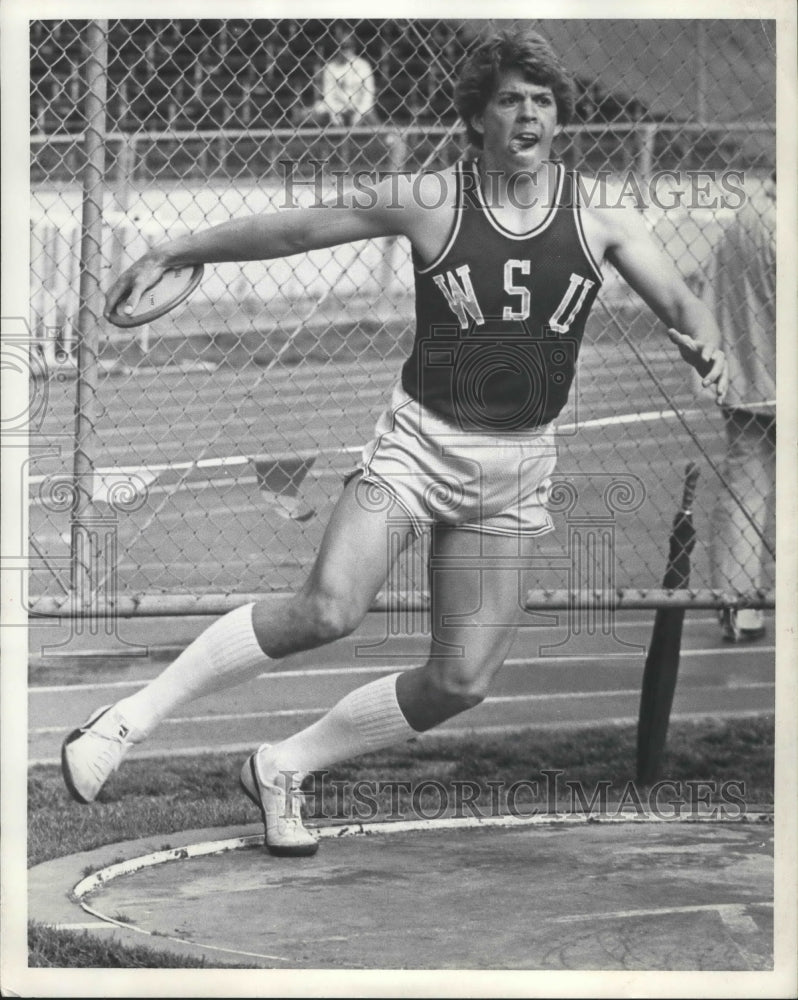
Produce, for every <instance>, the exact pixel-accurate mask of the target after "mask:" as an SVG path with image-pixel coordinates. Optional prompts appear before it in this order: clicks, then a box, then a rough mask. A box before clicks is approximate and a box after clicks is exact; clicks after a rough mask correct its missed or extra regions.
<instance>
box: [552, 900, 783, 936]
mask: <svg viewBox="0 0 798 1000" xmlns="http://www.w3.org/2000/svg"><path fill="white" fill-rule="evenodd" d="M749 906H766V907H770V908H772V907H773V902H772V900H765V899H756V900H751V901H749V902H745V903H696V904H694V905H692V906H658V907H656V908H655V909H650V910H614V911H610V912H605V913H572V914H568V915H567V916H563V917H551V923H553V924H571V923H580V922H582V921H585V920H619V919H620V920H627V919H629V918H637V917H659V916H663V915H664V914H666V913H718V914H719V915H720V917H721V919H722V920H723V922H724V923H726V924H728V925H729V926H734V927H735V929H737V930H744V931H745V932H746V933H749V932H753V931H756V929H757V927H756V923H755V922H754V921H753V920H752V919H751V917H749V916H748V915H747V913H746V910H747V909H748V907H749ZM740 918H744V921H743V922H741V920H740Z"/></svg>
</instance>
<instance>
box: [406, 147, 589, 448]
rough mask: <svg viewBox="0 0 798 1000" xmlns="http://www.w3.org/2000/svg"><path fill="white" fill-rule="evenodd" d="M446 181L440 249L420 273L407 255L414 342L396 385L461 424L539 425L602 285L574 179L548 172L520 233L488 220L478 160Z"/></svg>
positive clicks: (550, 410)
mask: <svg viewBox="0 0 798 1000" xmlns="http://www.w3.org/2000/svg"><path fill="white" fill-rule="evenodd" d="M455 178H456V184H457V199H456V210H455V220H454V224H453V228H452V232H451V234H450V236H449V239H448V241H447V243H446V246H445V247H444V249H443V251H442V252H441V254H440V256H439V257H438V259H437V260H436V261H435V262H434V263H432V264H430V265H428V266H424V265H423V263H422V262H421V261H420V259H419V258H418V256H417V255H416V254H415V252H414V264H415V287H416V335H415V342H414V344H413V350H412V353H411V354H410V356H409V357H408V359H407V361H406V362H405V364H404V367H403V368H402V387H403V388H404V390H405V392H407V393H408V394H409V395H410V396H412V397H413V398H414V399H417V400H418V401H419V402H421V403H422V404H423V405H424V406H425V407H427V408H428V409H430V410H432V411H433V412H435V413H437V414H439V415H440V416H442V417H444V418H445V419H447V420H448V421H450V422H451V423H454V424H455V425H456V426H458V427H462V428H465V429H470V430H477V429H479V430H495V431H496V432H497V433H503V432H505V431H517V430H524V429H527V428H533V427H539V426H541V425H542V424H547V423H549V422H550V421H552V420H553V419H554V418H555V417H556V416H557V414H558V413H559V412H560V410H562V408H563V406H565V403H566V401H567V399H568V391H569V389H570V386H571V382H572V381H573V377H574V369H575V365H576V360H577V356H578V354H579V348H580V345H581V342H582V335H583V333H584V329H585V320H586V319H587V315H588V313H589V311H590V308H591V306H592V305H593V302H594V300H595V298H596V295H597V293H598V289H599V286H600V285H601V280H602V278H601V272H600V271H599V268H598V266H597V264H596V262H595V260H594V259H593V257H592V256H591V253H590V250H589V248H588V246H587V242H586V240H585V236H584V232H583V229H582V222H581V218H580V214H579V205H578V200H577V196H578V190H577V187H578V186H577V184H576V181H575V175H574V174H571V173H569V172H567V171H566V170H565V169H564V167H563V166H562V164H557V173H556V184H555V197H554V198H553V199H552V202H551V206H550V208H549V211H548V213H547V214H546V216H545V218H544V219H543V220H542V221H541V222H540V224H539V225H537V226H535V228H534V229H531V230H530V231H529V232H527V233H523V234H521V235H518V234H516V233H512V232H510V231H509V230H507V229H505V228H504V227H503V226H502V225H501V224H500V223H499V221H498V220H497V218H496V217H495V215H494V214H493V213H492V212H491V209H490V203H489V202H490V192H489V190H488V191H487V193H486V192H485V191H483V190H482V188H481V186H480V181H479V175H478V172H477V165H476V163H458V164H457V166H456V169H455Z"/></svg>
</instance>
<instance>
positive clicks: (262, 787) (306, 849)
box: [239, 743, 319, 858]
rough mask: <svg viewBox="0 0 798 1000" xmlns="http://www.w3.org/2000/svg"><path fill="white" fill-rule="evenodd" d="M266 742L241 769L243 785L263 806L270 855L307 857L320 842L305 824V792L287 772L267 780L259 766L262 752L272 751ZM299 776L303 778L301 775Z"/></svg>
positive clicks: (267, 846) (265, 839)
mask: <svg viewBox="0 0 798 1000" xmlns="http://www.w3.org/2000/svg"><path fill="white" fill-rule="evenodd" d="M268 749H269V744H268V743H264V745H263V746H261V747H259V748H258V749H257V750H256V751H255V753H253V754H252V756H251V757H249V758H248V759H247V760H246V762H245V763H244V766H243V767H242V768H241V776H240V778H239V781H240V783H241V788H242V789H243V791H244V792H245V794H246V795H248V796H249V797H250V798H251V799H252V801H253V802H254V803H255V805H256V806H258V808H259V809H260V814H261V816H262V817H263V825H264V827H265V831H266V834H265V838H264V844H265V846H266V849H267V850H268V852H269V854H274V855H275V856H276V857H282V858H303V857H309V856H310V855H311V854H315V853H316V851H318V849H319V842H318V841H317V840H316V838H315V837H314V836H313V835H312V834H311V833H309V832H308V831H307V830H306V829H305V827H304V826H303V824H302V801H303V796H302V792H301V791H300V789H299V785H298V783H297V782H296V781H293V782H292V781H291V780H290V776H289V775H286V774H280V773H278V774H276V775H274V776H273V780H272V781H264V780H263V778H262V777H261V771H260V770H259V768H258V754H260V753H261V751H263V750H268ZM297 777H299V776H298V775H297Z"/></svg>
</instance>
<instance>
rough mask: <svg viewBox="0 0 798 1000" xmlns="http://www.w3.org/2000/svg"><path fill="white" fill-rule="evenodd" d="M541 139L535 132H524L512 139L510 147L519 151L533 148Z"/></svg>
mask: <svg viewBox="0 0 798 1000" xmlns="http://www.w3.org/2000/svg"><path fill="white" fill-rule="evenodd" d="M539 141H540V139H539V137H538V136H537V135H536V134H535V133H534V132H522V133H520V134H519V135H515V136H513V138H512V139H511V140H510V148H511V149H513V150H514V151H517V152H523V151H525V150H527V149H533V148H534V147H535V146H537V144H538V142H539Z"/></svg>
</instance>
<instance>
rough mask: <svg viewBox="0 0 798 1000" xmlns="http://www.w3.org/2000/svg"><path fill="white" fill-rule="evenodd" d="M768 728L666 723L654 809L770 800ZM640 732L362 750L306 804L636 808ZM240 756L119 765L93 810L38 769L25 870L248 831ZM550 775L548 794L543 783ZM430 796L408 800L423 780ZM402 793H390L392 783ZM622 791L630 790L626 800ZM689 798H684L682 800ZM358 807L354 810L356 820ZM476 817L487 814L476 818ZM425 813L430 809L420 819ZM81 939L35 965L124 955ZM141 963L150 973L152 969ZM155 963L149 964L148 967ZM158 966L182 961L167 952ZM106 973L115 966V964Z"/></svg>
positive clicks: (317, 807) (39, 946)
mask: <svg viewBox="0 0 798 1000" xmlns="http://www.w3.org/2000/svg"><path fill="white" fill-rule="evenodd" d="M773 744H774V730H773V718H772V717H762V716H760V717H754V718H744V719H733V720H724V721H714V722H713V721H707V720H704V721H701V722H680V723H674V724H673V725H672V726H671V729H670V731H669V735H668V749H667V752H666V755H665V759H664V761H663V767H662V776H663V778H667V779H668V780H670V781H671V782H673V783H675V784H676V788H673V787H671V788H666V789H664V792H665V794H663V795H662V796H661V797H660V802H666V801H667V800H668V799H669V798H670V799H673V798H675V797H678V796H679V795H680V794H681V797H682V798H684V797H685V789H687V788H688V786H687V783H688V782H705V783H706V785H704V786H703V787H704V789H705V791H704V792H703V793H702V794H704V795H706V794H707V790H708V792H709V798H710V799H711V800H712V801H713V802H714V803H719V802H722V801H723V787H722V786H723V785H724V783H726V782H735V783H737V784H736V786H735V794H736V796H737V797H738V798H740V799H742V800H743V801H744V802H745V805H746V807H747V808H749V809H754V808H755V807H759V806H764V807H768V806H770V805H771V804H772V802H773V751H774V746H773ZM635 753H636V732H635V728H634V727H633V726H602V727H594V728H589V729H576V730H570V731H565V732H562V733H555V732H552V731H535V730H530V731H527V732H519V733H515V734H512V735H504V734H503V735H501V736H496V737H488V738H484V737H480V738H478V739H477V738H471V739H457V740H453V739H427V740H422V741H414V742H412V743H409V744H406V745H402V746H400V747H398V748H392V749H390V750H386V751H382V752H380V753H376V754H369V755H367V756H364V757H361V758H359V759H357V760H355V761H352V762H349V763H346V764H340V765H336V766H335V767H333V768H331V769H330V771H329V772H328V773H326V775H325V777H324V780H323V781H321V780H320V779H319V777H318V776H316V781H315V785H314V784H312V783H311V786H310V787H311V789H312V790H314V789H315V797H314V799H313V802H312V805H311V809H310V812H311V815H312V816H314V821H315V820H316V819H318V818H319V817H320V816H324V817H326V818H328V819H331V820H332V821H335V820H336V819H337V820H338V821H340V822H344V821H351V820H352V819H353V818H354V819H375V818H376V819H379V818H383V819H384V818H387V815H388V814H389V813H390V812H391V805H392V804H393V803H392V802H391V801H390V799H389V796H388V794H387V793H386V794H380V793H379V791H378V789H377V794H376V795H375V801H376V802H377V805H378V807H379V808H378V815H377V816H376V817H375V816H366V815H363V814H362V812H358V808H359V807H358V803H357V801H356V800H355V799H353V786H354V785H356V783H357V782H367V783H369V784H370V787H371V790H372V792H374V791H375V789H376V788H377V786H376V783H377V782H403V783H409V784H410V786H411V788H410V789H405V790H400V791H399V792H398V795H397V796H396V798H395V804H396V807H397V811H396V812H395V813H394V818H398V816H399V815H401V817H402V818H412V817H413V816H414V815H419V809H422V810H424V809H427V810H432V812H433V813H434V810H435V808H436V806H437V804H438V802H439V797H438V796H439V791H436V790H435V788H433V787H432V785H431V783H432V782H435V783H438V788H440V787H442V788H444V789H445V790H446V792H448V793H451V791H452V790H453V789H454V788H455V787H456V783H458V782H468V783H469V784H470V785H471V787H472V788H473V794H474V796H475V799H474V800H475V802H476V803H478V804H481V805H482V806H483V807H484V809H487V808H488V806H489V803H490V801H491V789H490V784H489V783H490V782H502V783H503V784H504V787H505V788H506V787H508V786H510V785H512V784H513V783H514V782H535V781H536V782H537V783H538V788H539V795H537V796H532V795H531V793H530V792H529V786H525V794H524V796H522V797H519V799H518V807H519V809H520V811H522V812H525V811H527V812H528V811H529V810H530V809H531V808H532V807H534V806H536V807H538V808H540V809H542V810H547V809H550V808H552V807H555V806H556V808H557V809H558V810H559V811H565V810H567V809H569V808H570V806H571V805H572V802H571V799H570V798H569V793H568V784H567V783H575V782H579V783H581V785H582V787H583V788H584V789H585V792H586V794H587V799H588V800H589V799H590V796H591V794H592V791H593V790H594V789H595V788H596V787H597V786H598V784H599V783H600V782H604V783H605V784H606V783H609V787H608V795H607V798H608V801H609V802H610V803H612V802H616V803H617V802H618V801H624V802H625V803H626V805H627V806H634V805H635V801H636V799H637V800H639V801H642V802H643V804H645V803H646V801H647V795H648V790H647V789H645V788H639V789H635V788H633V786H630V782H633V779H634V774H635ZM240 767H241V759H240V757H238V756H232V755H229V754H207V755H204V756H202V757H192V758H173V759H155V760H149V759H148V760H139V761H137V760H135V758H133V759H131V760H129V761H128V762H126V764H125V766H124V767H123V768H122V769H121V771H120V772H119V773H118V774H117V775H115V776H114V777H113V778H112V779H111V781H109V783H108V785H107V786H106V788H105V789H104V790H103V792H102V793H101V794H100V797H99V799H98V801H97V802H95V803H94V804H93V805H92V806H90V807H86V806H80V805H78V804H77V803H75V802H73V801H72V800H71V799H70V798H69V797H68V795H67V793H66V790H65V789H64V787H63V784H62V780H61V775H60V772H59V771H58V769H57V768H55V767H45V766H40V767H35V768H32V769H31V773H30V778H29V798H28V808H29V825H28V831H29V833H28V863H29V864H30V865H35V864H38V863H40V862H43V861H46V860H48V859H51V858H56V857H62V856H64V855H67V854H73V853H76V852H79V851H86V850H90V849H92V848H95V847H99V846H101V845H103V844H110V843H115V842H117V841H120V840H131V839H135V838H138V837H154V836H160V835H163V838H164V839H163V841H162V843H163V844H164V845H166V844H167V843H168V839H167V838H168V837H169V835H171V834H174V833H176V832H178V831H181V830H188V829H194V828H200V827H214V826H229V825H241V824H248V823H255V822H257V821H258V819H259V814H258V812H257V810H256V808H255V807H254V805H252V803H250V802H249V800H248V799H246V798H245V796H243V795H242V794H241V792H240V791H239V789H238V772H239V769H240ZM544 771H549V772H557V790H558V794H557V800H556V802H553V801H552V799H551V797H548V798H547V796H546V787H547V786H546V776H545V775H544V774H543V772H544ZM552 780H553V779H552V778H551V777H550V779H549V786H548V787H549V788H551V787H552V786H551V781H552ZM421 782H426V783H427V784H426V786H425V787H426V788H427V789H428V792H427V793H425V794H423V795H415V796H414V792H413V790H412V789H413V787H414V786H415V787H416V790H418V786H419V783H421ZM396 787H397V788H398V786H396ZM630 787H632V794H631V795H630V791H629V790H630ZM688 794H689V792H688ZM353 810H354V814H353ZM483 814H484V812H483ZM427 815H429V812H428V813H427ZM93 941H94V939H93V938H90V937H88V936H86V935H83V936H81V935H76V934H74V933H72V934H70V933H69V932H66V931H50V932H48V933H47V934H46V935H45V934H44V933H43V932H42V929H40V928H39V929H36V928H33V929H32V930H31V959H30V962H31V965H34V964H38V965H59V964H60V965H61V966H62V967H63V966H71V967H87V966H91V967H102V966H103V965H104V963H105V962H106V961H108V962H119V961H122V959H123V958H124V955H125V949H124V948H123V947H122V946H121V945H117V946H114V951H113V954H112V953H111V952H110V951H108V949H109V948H110V947H111V946H110V945H109V944H108V943H104V942H99V943H97V944H96V946H95V945H94V944H93V943H92V942H93ZM147 951H148V949H141V948H135V949H130V954H129V955H128V957H127V960H129V963H130V964H129V965H128V966H125V967H136V965H137V964H140V963H141V961H142V956H141V953H142V952H147ZM150 958H151V956H150V957H147V963H148V967H149V966H150V965H151V964H152V962H151V961H150ZM156 964H157V963H156ZM163 964H171V965H175V964H179V963H178V962H177V960H175V959H174V958H173V957H172V956H168V957H167V958H164V960H163ZM110 967H114V966H113V965H112V966H110Z"/></svg>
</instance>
